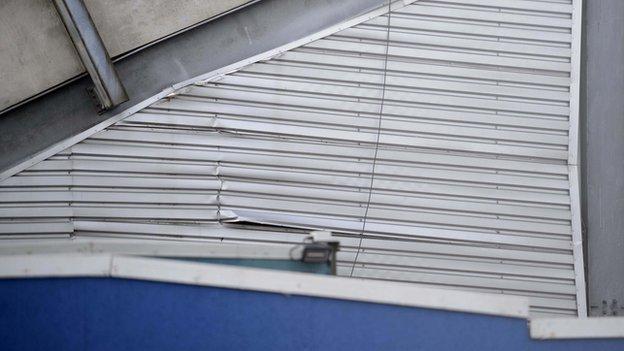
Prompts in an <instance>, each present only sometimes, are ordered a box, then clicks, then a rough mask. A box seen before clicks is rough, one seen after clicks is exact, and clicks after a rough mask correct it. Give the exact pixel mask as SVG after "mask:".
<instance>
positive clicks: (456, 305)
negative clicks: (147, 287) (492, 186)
mask: <svg viewBox="0 0 624 351" xmlns="http://www.w3.org/2000/svg"><path fill="white" fill-rule="evenodd" d="M25 276H27V277H69V276H74V277H78V276H100V277H105V276H109V277H114V278H129V279H140V280H150V281H160V282H170V283H179V284H192V285H200V286H213V287H221V288H231V289H242V290H254V291H264V292H272V293H280V294H293V295H303V296H314V297H322V298H330V299H340V300H352V301H362V302H372V303H383V304H391V305H399V306H407V307H420V308H433V309H442V310H448V311H457V312H469V313H479V314H488V315H497V316H505V317H514V318H527V317H528V315H529V302H528V299H527V298H525V297H516V296H507V295H493V294H482V293H473V292H464V291H456V290H443V289H434V288H423V287H418V286H414V285H413V284H407V283H389V282H381V281H374V280H360V279H353V278H343V277H334V276H323V275H315V274H306V273H293V272H280V271H273V270H268V269H258V268H242V267H232V266H222V265H213V264H203V263H192V262H178V261H174V260H163V259H155V258H145V257H131V256H118V255H36V256H33V255H18V256H3V257H0V278H15V277H25Z"/></svg>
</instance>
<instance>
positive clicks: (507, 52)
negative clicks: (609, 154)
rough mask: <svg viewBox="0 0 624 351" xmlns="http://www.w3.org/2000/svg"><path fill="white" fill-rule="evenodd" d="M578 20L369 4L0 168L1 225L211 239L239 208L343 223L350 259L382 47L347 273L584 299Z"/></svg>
mask: <svg viewBox="0 0 624 351" xmlns="http://www.w3.org/2000/svg"><path fill="white" fill-rule="evenodd" d="M571 16H572V5H571V3H570V1H554V0H553V1H528V0H505V1H496V0H470V1H467V0H461V1H460V0H457V1H455V0H444V1H432V0H430V1H425V0H420V1H418V2H416V3H414V4H412V5H409V6H406V7H403V8H401V9H399V10H397V11H393V13H392V15H391V17H390V32H389V42H388V43H386V35H387V27H386V24H387V23H388V18H387V17H386V16H380V17H377V18H374V19H372V20H370V21H367V22H365V23H362V24H360V25H356V26H354V27H351V28H348V29H345V30H343V31H340V32H338V33H336V34H334V35H331V36H329V37H326V38H323V39H320V40H317V41H314V42H312V43H309V44H306V45H304V46H302V47H300V48H297V49H294V50H291V51H287V52H284V53H282V54H280V55H279V56H277V57H275V58H273V59H271V60H268V61H263V62H258V63H255V64H252V65H250V66H247V67H245V68H243V69H241V70H239V71H237V72H235V73H232V74H229V75H226V76H223V77H220V78H219V79H215V80H210V81H206V82H200V83H198V84H196V85H194V86H192V87H190V88H186V89H183V90H182V91H180V92H178V93H177V94H176V95H175V96H172V97H168V98H167V99H164V100H161V101H159V102H157V103H155V104H154V105H152V106H150V107H149V108H146V109H144V110H142V111H140V112H138V113H136V114H134V115H131V116H130V117H128V118H126V119H124V120H122V121H121V122H118V123H117V124H115V125H113V126H111V127H109V128H107V129H106V130H104V131H102V132H99V133H97V134H95V135H93V136H92V137H90V138H88V139H87V140H85V141H83V142H81V143H79V144H76V145H74V146H73V147H71V148H69V149H67V150H66V151H65V152H63V153H61V154H58V155H56V156H54V157H52V158H50V159H48V160H46V161H44V162H41V163H39V164H37V165H35V166H33V167H31V168H29V169H28V170H26V171H24V172H22V173H20V174H19V175H18V176H15V177H12V178H10V179H8V180H6V181H4V182H2V183H0V187H1V188H0V189H1V190H0V191H1V193H0V218H2V219H3V222H2V223H1V224H0V232H1V233H4V234H20V233H21V234H28V235H41V234H45V233H47V234H53V233H55V234H62V235H69V234H71V233H72V232H75V233H76V234H78V235H81V234H85V235H86V234H87V233H92V234H93V233H100V234H103V233H108V234H109V235H126V236H128V235H129V236H133V235H134V236H150V235H152V236H153V235H164V236H172V237H187V236H188V237H209V236H210V234H209V230H207V229H201V228H209V227H210V226H213V225H214V224H212V223H214V222H216V221H219V220H223V219H224V217H223V216H224V213H225V211H233V212H234V213H236V212H237V211H238V212H240V213H242V212H244V213H252V214H254V215H255V216H258V217H260V218H270V219H271V220H272V221H274V222H275V223H281V224H284V225H288V226H292V227H301V228H325V229H330V230H333V231H335V232H337V233H339V235H341V236H342V237H343V239H344V241H343V246H344V247H343V250H342V251H340V253H339V257H338V258H339V265H338V273H339V274H342V275H349V273H350V270H351V266H352V265H353V261H354V259H355V257H356V250H357V247H358V243H359V234H360V231H361V229H362V221H363V217H364V213H365V209H366V205H367V201H368V198H369V193H368V192H369V187H370V184H371V177H372V171H373V158H374V156H375V143H376V139H377V138H376V137H377V133H378V118H379V108H380V103H381V97H382V93H383V92H382V83H383V76H384V70H383V68H384V56H385V55H384V54H385V50H386V45H388V62H387V64H386V66H387V72H386V84H385V85H386V88H385V96H384V108H383V115H382V120H381V127H380V130H379V133H380V135H379V149H378V152H377V155H376V156H377V159H376V161H375V170H374V172H375V176H374V181H373V183H372V195H371V197H370V207H369V210H368V216H367V225H366V232H365V233H364V239H363V240H362V245H361V251H360V253H359V255H358V259H357V262H356V263H355V269H354V274H353V275H354V276H355V277H364V278H372V279H384V280H397V281H408V282H413V283H416V284H425V285H436V286H443V287H446V288H452V289H463V290H474V291H483V292H490V293H503V294H511V295H523V296H528V297H530V299H531V305H532V313H533V314H534V315H554V314H576V308H577V307H576V287H575V281H574V279H575V276H574V261H573V255H572V229H571V219H572V218H571V217H572V213H571V210H570V182H569V179H568V166H567V158H568V143H569V140H568V139H569V138H568V132H569V128H570V125H569V124H570V123H569V113H570V106H569V104H570V84H571V83H570V73H571V62H570V61H571V40H572V39H571V28H572V19H571ZM16 203H18V204H19V206H16V205H15V204H16ZM76 221H79V223H78V225H76V224H75V223H76ZM35 222H37V223H38V224H37V226H33V223H35ZM202 226H204V227H202ZM156 227H157V228H160V229H156ZM150 233H152V234H150ZM242 235H243V236H244V234H242ZM280 235H282V236H280ZM300 238H301V235H300V234H292V233H290V234H289V233H288V232H287V231H286V232H284V233H282V234H280V233H277V234H276V233H271V235H270V236H258V237H249V238H243V239H244V240H250V241H257V242H297V241H298V240H300ZM234 239H235V240H240V237H237V238H234Z"/></svg>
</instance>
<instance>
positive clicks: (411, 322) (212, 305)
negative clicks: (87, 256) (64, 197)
mask: <svg viewBox="0 0 624 351" xmlns="http://www.w3.org/2000/svg"><path fill="white" fill-rule="evenodd" d="M0 350H151V351H153V350H358V351H362V350H566V351H570V350H624V340H583V341H533V340H530V339H529V336H528V328H527V326H526V321H525V320H522V319H513V318H502V317H490V316H483V315H476V314H467V313H456V312H444V311H438V310H428V309H418V308H406V307H398V306H389V305H380V304H370V303H361V302H352V301H340V300H330V299H321V298H311V297H301V296H286V295H280V294H272V293H259V292H250V291H238V290H230V289H219V288H210V287H198V286H188V285H177V284H166V283H156V282H145V281H134V280H122V279H87V278H80V279H19V280H0Z"/></svg>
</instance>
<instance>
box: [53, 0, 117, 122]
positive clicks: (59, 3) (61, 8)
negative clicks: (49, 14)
mask: <svg viewBox="0 0 624 351" xmlns="http://www.w3.org/2000/svg"><path fill="white" fill-rule="evenodd" d="M54 5H55V6H56V10H57V11H58V13H59V15H60V16H61V19H62V20H63V23H64V24H65V28H67V32H68V33H69V36H70V37H71V40H72V42H73V43H74V46H75V47H76V51H77V52H78V55H79V56H80V60H81V61H82V63H83V64H84V66H85V68H86V69H87V72H89V75H90V76H91V79H92V80H93V84H94V86H95V89H94V90H95V93H96V95H97V97H98V99H99V101H100V105H101V106H100V107H101V109H103V110H106V109H109V108H111V107H113V106H116V105H119V104H120V103H122V102H124V101H127V100H128V95H127V94H126V91H125V89H124V87H123V85H122V84H121V81H120V80H119V77H118V76H117V72H116V71H115V67H114V66H113V63H112V62H111V60H110V57H109V56H108V52H107V51H106V48H105V47H104V43H103V42H102V38H100V35H99V34H98V32H97V29H96V28H95V25H94V24H93V20H92V19H91V16H90V15H89V11H87V8H86V7H85V4H84V3H83V2H82V0H54Z"/></svg>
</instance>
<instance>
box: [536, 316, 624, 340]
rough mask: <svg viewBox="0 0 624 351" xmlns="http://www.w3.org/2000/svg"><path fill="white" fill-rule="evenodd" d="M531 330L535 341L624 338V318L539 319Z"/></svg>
mask: <svg viewBox="0 0 624 351" xmlns="http://www.w3.org/2000/svg"><path fill="white" fill-rule="evenodd" d="M530 329H531V338H533V339H596V338H624V317H596V318H537V319H531V322H530Z"/></svg>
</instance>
